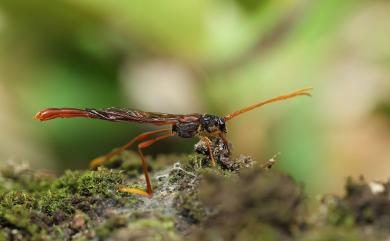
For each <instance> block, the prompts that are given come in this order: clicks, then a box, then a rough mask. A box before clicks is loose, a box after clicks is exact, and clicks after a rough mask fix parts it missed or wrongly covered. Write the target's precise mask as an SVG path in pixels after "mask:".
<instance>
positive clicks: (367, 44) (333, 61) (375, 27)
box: [0, 0, 390, 194]
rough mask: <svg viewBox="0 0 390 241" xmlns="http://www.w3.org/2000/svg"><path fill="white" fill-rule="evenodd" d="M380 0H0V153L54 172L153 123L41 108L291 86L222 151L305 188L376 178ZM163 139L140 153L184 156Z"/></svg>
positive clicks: (173, 109)
mask: <svg viewBox="0 0 390 241" xmlns="http://www.w3.org/2000/svg"><path fill="white" fill-rule="evenodd" d="M389 13H390V2H389V1H387V0H382V1H381V0H345V1H339V0H315V1H309V0H294V1H291V0H274V1H270V0H186V1H183V0H169V1H150V0H132V1H126V0H116V1H111V2H109V1H103V0H84V1H76V0H67V1H52V0H30V1H20V0H0V130H1V135H0V160H1V162H2V163H5V162H9V161H14V162H16V161H17V162H23V161H27V162H30V163H31V165H32V166H33V167H34V168H40V169H42V168H43V169H48V170H52V171H56V172H59V173H60V172H62V171H63V170H65V169H67V168H71V169H78V168H80V169H81V168H87V166H88V162H89V160H91V159H93V158H94V157H96V156H99V155H101V154H104V153H106V152H108V151H110V150H111V149H112V148H115V147H118V146H120V145H122V144H124V143H126V142H127V141H128V140H130V139H131V138H132V137H134V136H135V135H137V134H139V133H141V132H143V131H146V130H151V129H153V128H155V127H153V126H144V125H138V124H126V123H109V122H103V121H97V120H86V119H69V120H55V121H51V122H46V123H38V122H36V121H33V120H32V117H33V115H34V114H35V113H36V112H37V111H38V110H40V109H42V108H46V107H96V108H102V107H110V106H117V107H135V108H138V109H143V110H147V111H161V112H169V113H191V112H200V113H204V112H208V113H213V114H219V115H223V114H227V113H229V112H232V111H234V110H236V109H238V108H241V107H244V106H246V105H248V104H252V103H254V102H256V101H259V100H263V99H266V98H269V97H273V96H275V95H279V94H283V93H286V92H290V91H292V90H295V89H299V88H302V87H307V86H312V87H314V89H315V90H314V97H313V98H297V99H294V100H291V101H286V102H284V103H278V104H275V105H273V106H267V107H264V108H263V109H261V110H260V109H259V110H257V111H254V112H251V113H248V114H246V115H242V116H240V118H237V119H234V120H232V121H231V122H230V123H229V126H228V127H229V131H230V132H229V139H230V140H231V142H232V143H233V144H234V148H235V149H234V150H235V153H236V154H239V153H244V154H247V155H252V156H254V157H255V158H256V160H258V161H261V162H262V161H265V160H267V159H269V158H271V157H272V156H273V155H274V154H276V153H279V152H280V153H281V154H280V156H279V157H278V160H279V162H278V164H277V168H279V169H281V170H284V171H285V172H287V173H289V174H291V175H293V176H294V177H295V178H297V179H298V180H300V181H302V182H303V183H304V184H305V186H306V188H307V190H308V191H309V192H310V193H311V194H317V193H324V192H340V191H341V190H342V183H343V182H344V180H345V178H346V177H347V176H349V175H352V176H355V177H356V176H358V175H360V174H362V175H364V176H366V177H367V178H368V179H370V180H381V179H387V178H388V177H389V174H390V171H389V170H390V95H389V91H390V14H389ZM195 142H196V140H180V139H178V138H172V139H171V140H169V141H166V142H164V143H160V144H156V145H155V146H154V147H153V148H150V149H148V151H147V152H148V153H149V154H157V153H173V152H178V153H190V152H191V151H192V145H193V144H194V143H195Z"/></svg>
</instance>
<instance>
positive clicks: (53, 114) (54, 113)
mask: <svg viewBox="0 0 390 241" xmlns="http://www.w3.org/2000/svg"><path fill="white" fill-rule="evenodd" d="M73 117H87V118H88V117H89V113H88V112H87V111H85V110H80V109H74V108H49V109H45V110H42V111H40V112H38V113H37V114H36V115H35V119H36V120H39V121H47V120H51V119H55V118H73Z"/></svg>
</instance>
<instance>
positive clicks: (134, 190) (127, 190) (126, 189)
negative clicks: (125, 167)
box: [118, 187, 153, 198]
mask: <svg viewBox="0 0 390 241" xmlns="http://www.w3.org/2000/svg"><path fill="white" fill-rule="evenodd" d="M118 192H124V193H130V194H137V195H141V196H145V197H148V198H151V197H152V196H153V195H152V194H149V193H147V192H145V191H144V190H141V189H139V188H133V187H121V188H119V189H118Z"/></svg>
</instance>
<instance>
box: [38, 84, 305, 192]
mask: <svg viewBox="0 0 390 241" xmlns="http://www.w3.org/2000/svg"><path fill="white" fill-rule="evenodd" d="M310 90H311V88H307V89H302V90H298V91H294V92H292V93H290V94H286V95H281V96H277V97H274V98H272V99H269V100H266V101H263V102H259V103H256V104H254V105H251V106H249V107H246V108H244V109H240V110H238V111H236V112H233V113H231V114H229V115H226V116H224V117H219V116H215V115H209V114H197V113H194V114H186V115H175V114H167V113H159V112H145V111H140V110H134V109H125V108H107V109H102V110H97V109H76V108H49V109H45V110H42V111H40V112H38V113H37V114H36V115H35V118H36V119H37V120H39V121H47V120H51V119H55V118H75V117H84V118H91V119H100V120H106V121H114V122H117V121H125V122H138V123H148V124H153V125H157V126H170V128H167V129H160V130H156V131H150V132H145V133H143V134H140V135H139V136H137V137H135V138H134V139H132V140H131V141H130V142H129V143H127V144H126V145H124V146H122V147H121V148H119V149H117V150H115V151H113V152H111V153H109V154H107V155H105V156H103V157H99V158H97V159H95V160H93V161H92V162H91V167H92V168H94V169H95V168H96V167H97V166H100V165H102V164H103V163H104V162H106V161H107V160H109V159H110V158H111V157H113V156H116V155H119V154H120V153H122V152H123V151H124V150H126V149H128V148H130V147H131V146H132V145H133V144H134V143H135V142H140V143H139V144H138V152H139V155H140V157H141V160H142V167H143V172H144V175H145V180H146V191H144V190H141V189H137V188H121V189H120V190H119V191H121V192H127V193H135V194H140V195H144V196H148V197H151V196H152V193H153V191H152V186H151V183H150V178H149V174H148V166H147V162H146V160H145V157H144V154H143V151H142V150H143V149H144V148H146V147H148V146H150V145H152V144H153V143H155V142H157V141H160V140H163V139H166V138H168V137H171V136H178V137H182V138H193V137H197V138H200V139H201V140H202V141H203V142H204V143H205V144H206V146H207V148H208V153H209V155H210V159H211V163H212V165H213V166H215V165H216V160H215V159H214V156H213V151H212V145H211V141H210V138H215V137H216V138H220V139H221V140H223V141H224V142H225V143H227V140H226V133H227V129H226V122H227V121H229V120H231V119H232V118H234V117H236V116H238V115H240V114H243V113H246V112H248V111H251V110H253V109H255V108H258V107H260V106H263V105H266V104H268V103H272V102H276V101H281V100H285V99H289V98H293V97H296V96H310V93H309V91H310ZM154 135H158V136H157V137H154V138H152V136H154ZM226 146H227V145H226Z"/></svg>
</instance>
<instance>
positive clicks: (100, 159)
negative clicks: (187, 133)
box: [89, 129, 171, 170]
mask: <svg viewBox="0 0 390 241" xmlns="http://www.w3.org/2000/svg"><path fill="white" fill-rule="evenodd" d="M169 132H171V129H162V130H156V131H148V132H145V133H142V134H140V135H138V136H137V137H135V138H133V139H132V140H131V141H130V142H129V143H127V144H126V145H124V146H122V147H120V148H119V149H117V150H114V151H112V152H110V153H108V154H107V155H104V156H101V157H98V158H96V159H94V160H92V161H91V162H90V164H89V165H90V167H91V169H93V170H94V169H96V168H97V167H98V166H101V165H103V164H104V163H105V162H107V161H108V160H110V158H112V157H114V156H117V155H120V154H121V153H122V152H123V151H125V150H126V149H128V148H130V147H131V146H132V145H133V144H134V143H135V142H137V141H142V140H144V139H146V138H148V137H149V136H151V135H154V134H158V133H169Z"/></svg>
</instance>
